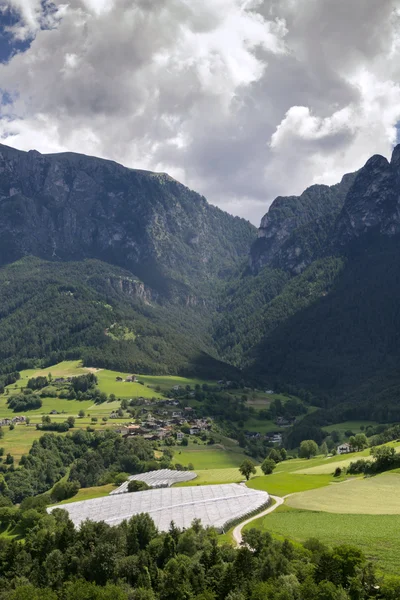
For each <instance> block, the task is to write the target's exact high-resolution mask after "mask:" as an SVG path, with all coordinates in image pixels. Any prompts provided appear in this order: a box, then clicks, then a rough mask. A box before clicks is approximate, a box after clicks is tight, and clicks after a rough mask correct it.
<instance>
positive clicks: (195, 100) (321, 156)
mask: <svg viewBox="0 0 400 600" xmlns="http://www.w3.org/2000/svg"><path fill="white" fill-rule="evenodd" d="M0 99H1V105H0V139H1V140H2V141H3V143H5V144H8V145H10V146H14V147H16V148H20V149H24V150H28V149H32V148H35V149H37V150H39V151H41V152H58V151H63V150H71V151H76V152H84V153H87V154H93V155H97V156H102V157H105V158H110V159H113V160H116V161H118V162H121V163H123V164H125V165H127V166H130V167H138V168H147V169H151V170H156V171H167V172H168V173H170V174H171V175H173V176H174V177H176V178H177V179H179V180H180V181H182V182H183V183H185V184H187V185H189V186H190V187H192V188H194V189H196V190H197V191H199V192H201V193H203V194H204V195H205V196H206V197H207V198H208V199H209V201H210V202H212V203H213V204H217V205H218V206H220V207H221V208H224V209H225V210H228V211H229V212H231V213H234V214H237V215H240V216H244V217H246V218H248V219H250V220H251V221H253V222H254V223H256V224H258V223H259V220H260V218H261V216H262V215H263V214H264V213H265V212H266V211H267V209H268V206H269V204H270V203H271V201H272V200H273V199H274V198H275V197H276V196H277V195H287V194H298V193H300V192H301V191H302V190H303V189H304V188H305V187H307V186H308V185H311V184H312V183H336V182H337V181H339V180H340V178H341V176H342V175H343V174H344V173H345V172H349V171H353V170H355V169H357V168H359V167H360V166H362V164H363V163H364V162H365V161H366V160H367V159H368V158H369V156H370V155H372V154H375V153H380V154H384V155H386V156H389V154H390V152H391V149H392V147H393V144H395V142H396V136H397V124H398V122H399V121H400V0H61V1H58V0H56V1H54V2H50V1H49V0H0Z"/></svg>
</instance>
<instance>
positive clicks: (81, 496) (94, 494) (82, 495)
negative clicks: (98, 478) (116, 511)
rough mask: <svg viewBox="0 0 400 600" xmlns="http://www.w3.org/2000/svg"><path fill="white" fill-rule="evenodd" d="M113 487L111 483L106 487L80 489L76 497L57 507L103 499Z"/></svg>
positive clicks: (64, 501)
mask: <svg viewBox="0 0 400 600" xmlns="http://www.w3.org/2000/svg"><path fill="white" fill-rule="evenodd" d="M115 487H116V486H115V485H114V484H112V483H108V484H107V485H101V486H97V487H89V488H81V489H80V490H79V492H78V493H77V494H76V496H73V497H72V498H68V500H63V501H62V502H59V503H58V505H57V506H59V505H61V504H71V502H79V501H80V500H93V498H103V497H104V496H108V495H109V494H110V492H112V491H113V490H115Z"/></svg>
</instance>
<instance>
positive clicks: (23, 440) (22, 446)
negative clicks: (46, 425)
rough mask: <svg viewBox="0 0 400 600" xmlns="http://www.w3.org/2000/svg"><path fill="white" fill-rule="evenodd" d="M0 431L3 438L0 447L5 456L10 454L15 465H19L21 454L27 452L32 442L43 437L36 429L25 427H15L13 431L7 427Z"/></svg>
mask: <svg viewBox="0 0 400 600" xmlns="http://www.w3.org/2000/svg"><path fill="white" fill-rule="evenodd" d="M2 429H3V432H4V437H3V438H2V439H1V440H0V446H1V447H2V448H4V452H5V454H8V453H10V454H12V456H13V457H14V460H15V462H16V463H19V461H20V459H21V456H22V455H23V454H27V453H28V452H29V450H30V448H31V446H32V444H33V442H34V441H35V440H37V439H39V438H40V436H41V435H43V433H42V432H41V431H38V430H37V429H36V427H30V426H29V427H27V426H26V425H17V426H16V428H15V429H14V430H13V431H10V430H9V428H8V427H3V428H2Z"/></svg>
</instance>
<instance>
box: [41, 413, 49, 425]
mask: <svg viewBox="0 0 400 600" xmlns="http://www.w3.org/2000/svg"><path fill="white" fill-rule="evenodd" d="M42 423H43V425H50V423H51V418H50V417H49V415H44V417H42Z"/></svg>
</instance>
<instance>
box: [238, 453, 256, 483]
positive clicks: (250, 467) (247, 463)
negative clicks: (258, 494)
mask: <svg viewBox="0 0 400 600" xmlns="http://www.w3.org/2000/svg"><path fill="white" fill-rule="evenodd" d="M239 471H240V473H241V474H242V475H243V477H246V480H247V481H248V480H249V479H250V475H255V474H256V465H255V464H254V463H253V461H252V460H250V459H249V458H246V459H245V460H244V461H243V462H242V464H241V465H240V467H239Z"/></svg>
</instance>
